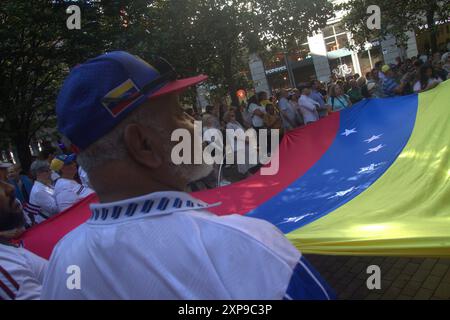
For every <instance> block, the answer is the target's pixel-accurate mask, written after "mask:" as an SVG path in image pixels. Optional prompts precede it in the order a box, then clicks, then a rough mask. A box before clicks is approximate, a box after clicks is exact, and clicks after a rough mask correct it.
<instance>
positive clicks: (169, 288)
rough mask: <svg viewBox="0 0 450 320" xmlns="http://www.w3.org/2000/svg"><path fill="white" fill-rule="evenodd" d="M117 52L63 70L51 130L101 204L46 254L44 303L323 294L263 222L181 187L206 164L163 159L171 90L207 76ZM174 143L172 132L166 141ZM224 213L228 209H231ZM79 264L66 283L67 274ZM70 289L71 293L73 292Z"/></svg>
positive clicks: (190, 129)
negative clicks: (183, 74) (180, 73)
mask: <svg viewBox="0 0 450 320" xmlns="http://www.w3.org/2000/svg"><path fill="white" fill-rule="evenodd" d="M146 60H148V61H149V62H148V63H147V62H145V61H143V60H142V59H140V58H138V57H136V56H134V55H132V54H129V53H127V52H123V51H115V52H110V53H106V54H104V55H101V56H99V57H96V58H94V59H91V60H88V61H87V62H85V63H83V64H81V65H79V66H78V67H76V68H75V69H73V70H72V71H71V73H70V74H69V76H68V77H67V79H66V80H65V82H64V85H63V87H62V89H61V90H60V92H59V96H58V99H57V107H56V111H57V116H58V127H59V131H60V132H61V133H62V134H63V135H64V136H66V137H67V138H68V139H69V140H70V141H71V143H72V144H73V146H74V150H76V152H77V153H78V155H77V162H78V163H79V164H80V165H81V166H82V167H83V168H84V170H86V172H87V174H88V176H89V179H90V182H91V185H92V187H93V189H94V190H95V192H96V193H97V196H98V198H99V200H100V203H98V204H91V207H90V209H91V216H90V218H89V219H88V220H87V221H86V222H85V223H84V224H82V225H81V226H79V227H78V228H76V229H75V230H73V231H72V232H70V233H69V234H67V235H66V236H65V237H64V238H63V239H62V240H61V241H60V242H59V243H58V244H57V246H56V247H55V249H54V250H53V253H52V256H51V259H50V263H49V268H48V272H47V275H46V277H45V279H44V285H43V292H42V298H43V299H283V298H284V299H329V298H332V297H333V293H332V291H331V290H330V289H329V288H328V286H327V285H326V283H325V282H324V281H323V280H322V279H321V277H320V276H319V275H318V274H317V272H316V271H315V270H314V269H313V268H312V267H311V266H310V265H309V264H308V263H307V261H306V260H305V258H304V257H303V256H302V255H301V254H300V252H298V251H297V249H296V248H295V247H294V246H293V245H292V244H291V243H290V242H289V241H288V240H287V239H286V238H285V237H284V235H283V234H282V233H281V232H280V231H279V230H278V229H277V228H276V227H275V226H273V225H271V224H269V223H268V222H266V221H263V220H258V219H253V218H249V217H243V216H240V215H229V216H223V217H219V216H216V215H214V214H212V213H211V212H210V211H208V209H209V208H211V207H214V206H218V205H220V203H215V204H213V203H206V202H204V201H202V200H200V199H197V198H195V196H193V195H190V194H188V193H186V192H185V190H186V186H187V184H188V183H189V182H192V181H196V180H198V179H200V178H202V177H205V176H207V175H208V174H209V173H210V172H211V166H210V165H207V164H205V163H195V164H190V163H193V162H192V155H193V154H194V153H196V152H202V150H201V148H200V150H198V149H196V148H195V147H192V153H191V159H190V160H191V161H190V163H189V161H186V162H187V163H186V162H185V163H181V164H177V163H176V161H174V160H173V159H172V157H171V155H172V151H174V150H175V149H174V147H175V146H176V145H177V144H178V143H179V141H180V140H178V141H172V139H171V138H172V133H174V132H175V130H177V129H180V131H176V133H177V134H179V133H184V134H186V133H188V134H189V135H188V136H189V137H190V138H189V141H190V142H191V146H195V145H198V146H201V137H200V135H199V134H196V133H197V132H196V131H195V130H194V119H193V118H192V117H191V116H189V115H188V114H187V113H185V112H184V110H183V108H182V106H181V105H180V102H179V95H180V93H181V92H183V91H184V90H186V89H187V88H189V87H191V86H194V85H196V84H198V83H200V82H203V81H204V80H206V78H207V77H206V76H204V75H199V76H194V77H190V78H185V79H179V78H178V77H177V74H176V72H175V70H174V69H173V68H172V67H171V66H170V64H169V63H167V61H165V60H164V59H162V58H159V57H155V56H148V57H146ZM175 140H176V139H175ZM231 213H232V212H230V214H231ZM74 265H75V266H77V267H78V268H79V270H80V273H81V274H80V275H79V276H80V277H79V283H78V285H77V288H75V289H74V288H68V287H67V286H66V283H67V277H68V275H67V273H66V270H67V268H68V267H70V266H74ZM71 289H73V290H71Z"/></svg>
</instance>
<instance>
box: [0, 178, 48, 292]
mask: <svg viewBox="0 0 450 320" xmlns="http://www.w3.org/2000/svg"><path fill="white" fill-rule="evenodd" d="M24 223H25V218H24V215H23V213H22V210H21V207H20V205H19V202H17V201H15V196H14V186H12V185H9V184H7V183H5V182H2V181H0V300H16V299H17V300H35V299H39V298H40V296H41V290H42V282H43V279H44V274H45V272H46V268H47V263H48V262H47V261H46V260H44V259H42V258H40V257H38V256H36V255H35V254H33V253H31V252H29V251H28V250H25V249H24V248H21V247H19V246H17V245H15V244H13V243H12V242H11V240H12V239H13V238H15V237H18V236H20V234H21V233H22V232H23V226H24Z"/></svg>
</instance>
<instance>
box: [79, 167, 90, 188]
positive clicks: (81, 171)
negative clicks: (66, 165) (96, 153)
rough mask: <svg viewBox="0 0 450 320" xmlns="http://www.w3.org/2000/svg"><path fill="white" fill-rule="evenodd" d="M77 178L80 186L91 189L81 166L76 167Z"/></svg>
mask: <svg viewBox="0 0 450 320" xmlns="http://www.w3.org/2000/svg"><path fill="white" fill-rule="evenodd" d="M78 177H80V181H81V184H82V185H83V186H84V187H86V188H91V184H90V182H89V177H88V175H87V173H86V171H84V170H83V168H82V167H81V166H78Z"/></svg>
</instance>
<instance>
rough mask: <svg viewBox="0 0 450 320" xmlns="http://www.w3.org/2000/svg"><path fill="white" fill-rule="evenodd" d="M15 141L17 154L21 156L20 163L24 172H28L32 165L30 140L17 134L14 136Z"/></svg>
mask: <svg viewBox="0 0 450 320" xmlns="http://www.w3.org/2000/svg"><path fill="white" fill-rule="evenodd" d="M14 143H15V145H16V148H17V155H18V156H19V161H20V165H21V166H22V170H23V171H24V172H28V170H29V169H30V165H31V160H32V157H31V152H30V148H29V144H30V141H29V140H28V139H26V138H24V137H21V136H17V137H15V138H14Z"/></svg>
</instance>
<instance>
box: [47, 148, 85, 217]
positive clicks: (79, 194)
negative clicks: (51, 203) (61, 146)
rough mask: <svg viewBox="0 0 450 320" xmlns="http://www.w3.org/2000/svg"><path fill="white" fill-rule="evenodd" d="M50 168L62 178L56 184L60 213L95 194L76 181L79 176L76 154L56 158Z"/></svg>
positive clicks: (56, 197)
mask: <svg viewBox="0 0 450 320" xmlns="http://www.w3.org/2000/svg"><path fill="white" fill-rule="evenodd" d="M50 167H51V169H52V170H53V171H55V172H57V173H58V174H59V175H60V176H61V178H59V179H58V180H57V181H56V183H55V199H56V204H57V206H58V210H59V211H60V212H62V211H64V210H66V209H67V208H70V207H71V206H73V205H74V204H75V203H77V202H78V201H80V200H81V199H83V198H86V197H87V196H88V195H90V194H92V193H94V191H93V190H92V189H90V188H87V187H85V186H83V185H81V184H79V183H78V182H77V181H75V180H74V178H75V175H76V174H77V164H76V162H75V155H74V154H71V155H65V154H63V155H59V156H57V157H55V159H53V160H52V163H51V165H50Z"/></svg>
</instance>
